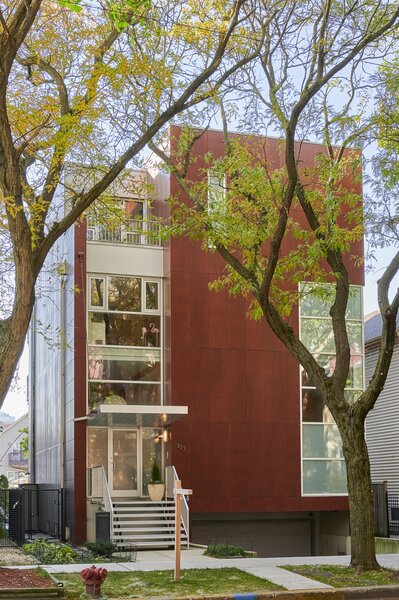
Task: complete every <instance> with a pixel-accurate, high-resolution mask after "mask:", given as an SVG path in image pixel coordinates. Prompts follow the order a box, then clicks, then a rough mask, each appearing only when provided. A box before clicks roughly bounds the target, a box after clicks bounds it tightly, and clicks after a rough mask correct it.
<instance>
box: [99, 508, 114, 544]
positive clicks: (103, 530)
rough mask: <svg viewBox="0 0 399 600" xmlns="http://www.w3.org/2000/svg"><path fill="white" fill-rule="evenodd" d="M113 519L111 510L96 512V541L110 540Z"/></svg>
mask: <svg viewBox="0 0 399 600" xmlns="http://www.w3.org/2000/svg"><path fill="white" fill-rule="evenodd" d="M110 529H111V520H110V514H109V512H106V511H102V510H98V511H97V512H96V542H109V541H110V539H111V538H110Z"/></svg>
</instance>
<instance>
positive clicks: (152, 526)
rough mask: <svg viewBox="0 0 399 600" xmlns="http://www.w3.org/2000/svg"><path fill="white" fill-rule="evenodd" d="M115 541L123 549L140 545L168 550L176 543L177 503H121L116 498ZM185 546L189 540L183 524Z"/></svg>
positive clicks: (182, 532)
mask: <svg viewBox="0 0 399 600" xmlns="http://www.w3.org/2000/svg"><path fill="white" fill-rule="evenodd" d="M112 503H113V506H114V514H113V537H112V541H113V542H114V543H115V544H116V545H117V546H118V547H120V548H123V547H128V546H129V545H131V544H133V543H136V544H137V547H138V548H148V547H154V548H155V547H156V548H160V547H163V548H167V547H170V546H173V545H174V541H175V501H174V500H161V501H160V502H152V501H151V500H147V499H145V500H141V499H137V500H118V499H115V498H113V501H112ZM181 544H182V547H184V546H188V539H187V535H186V532H185V530H184V527H183V524H182V525H181Z"/></svg>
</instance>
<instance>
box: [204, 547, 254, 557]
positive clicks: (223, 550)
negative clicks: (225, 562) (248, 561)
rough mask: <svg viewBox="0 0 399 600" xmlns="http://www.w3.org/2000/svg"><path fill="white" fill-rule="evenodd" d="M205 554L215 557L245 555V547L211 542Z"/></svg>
mask: <svg viewBox="0 0 399 600" xmlns="http://www.w3.org/2000/svg"><path fill="white" fill-rule="evenodd" d="M204 554H206V555H207V556H213V557H214V558H226V557H228V556H245V549H244V548H241V546H234V545H233V544H209V546H208V547H207V549H206V550H205V552H204Z"/></svg>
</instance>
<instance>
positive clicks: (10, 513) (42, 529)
mask: <svg viewBox="0 0 399 600" xmlns="http://www.w3.org/2000/svg"><path fill="white" fill-rule="evenodd" d="M38 536H40V537H46V538H53V539H61V540H63V539H64V495H63V490H61V489H41V487H40V486H39V485H35V486H29V488H23V487H20V488H17V489H8V490H4V489H0V546H15V545H19V546H21V545H22V544H24V543H25V541H27V540H31V539H33V538H35V537H38Z"/></svg>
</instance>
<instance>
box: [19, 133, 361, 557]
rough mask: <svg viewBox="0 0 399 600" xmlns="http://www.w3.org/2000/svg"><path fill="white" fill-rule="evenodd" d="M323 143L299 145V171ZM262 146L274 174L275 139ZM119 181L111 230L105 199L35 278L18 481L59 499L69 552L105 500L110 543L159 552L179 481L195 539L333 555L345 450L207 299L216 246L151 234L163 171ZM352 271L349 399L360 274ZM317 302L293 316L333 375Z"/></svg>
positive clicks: (226, 307)
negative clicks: (25, 442)
mask: <svg viewBox="0 0 399 600" xmlns="http://www.w3.org/2000/svg"><path fill="white" fill-rule="evenodd" d="M171 132H172V135H178V133H179V130H178V128H177V127H172V128H171ZM265 143H266V142H265ZM321 150H322V147H321V146H319V145H317V144H311V143H304V144H302V146H301V152H302V161H303V162H304V164H309V165H313V164H314V160H315V157H316V155H317V153H319V152H320V151H321ZM172 151H173V150H172ZM209 152H213V153H214V154H215V155H220V153H222V152H223V134H222V133H221V132H219V131H208V132H207V133H206V134H204V135H203V136H202V137H201V139H200V140H199V141H198V142H197V144H196V145H195V146H194V154H195V157H196V160H195V161H194V162H193V167H192V169H193V175H192V176H193V177H194V178H195V177H198V178H200V177H204V172H205V169H206V163H205V162H204V160H203V158H204V157H205V156H206V155H207V154H208V153H209ZM267 152H269V153H270V155H271V156H272V157H274V158H273V161H274V164H275V165H276V167H278V166H279V160H280V158H279V157H280V156H281V148H280V145H279V141H278V140H273V139H270V140H267ZM129 177H131V179H132V180H134V181H135V182H136V184H139V183H140V182H141V183H142V184H143V185H142V186H140V185H135V186H132V189H131V190H130V191H129V190H128V189H126V188H122V187H118V185H115V186H114V187H113V189H112V190H109V197H110V198H111V199H114V201H115V203H116V205H117V206H118V207H119V217H118V219H116V220H115V219H114V220H113V221H112V223H111V222H110V220H109V219H108V216H107V210H108V208H109V199H108V200H107V202H108V205H107V206H108V208H106V209H105V210H104V211H103V212H102V214H100V213H97V215H96V216H93V215H92V216H90V217H88V218H87V220H86V222H83V223H79V224H76V225H75V226H74V227H72V228H71V229H70V230H69V231H68V233H67V234H66V235H65V236H64V238H63V239H62V240H60V242H59V243H58V245H57V247H55V248H54V249H53V252H52V256H51V257H50V259H49V261H48V265H47V267H46V269H44V271H43V274H42V278H41V282H40V285H39V293H38V300H37V303H36V307H35V315H34V320H33V324H32V328H31V336H30V352H31V371H30V373H31V374H30V409H31V432H32V434H31V444H32V448H31V456H32V465H31V468H30V471H31V477H32V481H33V480H34V481H35V482H36V483H46V484H50V483H51V484H54V485H57V486H59V487H62V488H63V489H65V494H66V527H67V536H68V537H70V538H71V539H72V540H73V541H75V542H81V541H84V540H87V539H93V538H94V537H95V520H96V512H97V510H98V507H99V504H102V506H103V507H105V508H106V509H107V512H110V513H111V522H110V528H111V536H112V537H113V538H114V539H116V540H117V541H119V542H120V543H123V542H125V543H127V542H128V541H136V542H137V543H138V544H139V545H141V546H143V547H145V546H154V545H165V546H168V545H170V544H171V543H172V541H173V531H172V527H171V518H170V517H171V515H173V510H174V504H173V497H172V492H171V490H172V489H173V482H174V480H175V479H176V478H179V479H181V480H182V482H183V487H189V488H192V489H193V492H194V493H193V496H192V499H191V500H190V503H189V505H190V517H188V512H187V510H186V509H187V505H186V504H185V510H184V533H185V535H188V534H190V538H191V540H192V541H193V542H198V543H203V544H206V543H209V542H215V541H226V542H234V543H239V544H241V545H244V546H246V547H247V548H249V549H254V550H257V551H258V552H259V554H260V555H263V556H267V555H269V556H270V555H289V554H302V555H306V554H311V553H315V552H322V551H323V550H325V551H326V552H334V551H336V552H338V551H345V540H346V536H347V535H348V534H349V532H348V512H347V511H348V504H347V496H346V478H345V465H344V461H343V457H342V447H341V444H340V439H339V435H338V433H337V429H336V426H335V424H334V423H333V421H332V419H331V417H330V418H328V416H329V415H328V414H327V412H326V410H325V409H324V407H323V406H317V404H318V399H317V392H316V390H315V389H314V388H313V386H312V383H311V382H310V381H309V380H307V378H306V374H305V373H302V372H301V370H300V368H299V366H298V364H297V363H296V362H295V360H294V359H293V358H292V357H291V356H290V354H289V352H288V351H287V350H286V348H285V347H284V346H283V344H282V343H281V342H279V340H278V339H277V338H276V337H275V336H274V334H273V333H272V332H271V330H269V328H268V327H267V325H266V324H265V323H264V322H262V321H261V322H255V321H252V320H250V319H248V318H247V316H246V312H247V308H248V307H247V301H246V300H245V299H243V298H237V297H236V298H233V297H231V296H229V294H228V293H227V292H218V293H216V292H212V291H210V290H209V283H210V282H211V281H213V280H214V279H215V278H216V277H218V276H219V275H220V274H221V273H222V272H223V268H224V264H223V261H222V260H221V258H220V257H219V256H218V255H217V254H216V253H215V252H207V251H204V250H203V249H202V248H201V244H200V243H199V242H197V241H193V240H189V239H187V238H172V239H169V240H167V241H162V240H161V238H160V237H159V236H158V235H157V231H158V228H159V218H160V217H163V216H165V215H167V212H168V204H167V202H166V200H167V198H168V197H169V196H170V195H176V194H178V193H180V192H179V189H178V185H177V182H176V181H175V180H174V178H173V177H171V176H170V175H169V174H167V173H165V172H163V171H162V170H159V169H156V168H155V167H151V168H149V169H148V170H147V171H140V172H135V173H134V174H131V175H130V176H129ZM356 185H357V184H356ZM149 190H151V191H149ZM149 195H151V202H149V201H148V198H149ZM100 212H101V211H100ZM121 215H122V216H121ZM358 251H360V252H361V249H360V250H359V249H358ZM54 265H56V266H54ZM349 269H350V276H351V281H352V283H353V285H354V288H353V293H352V304H353V310H352V312H351V314H350V315H349V318H350V319H351V320H352V325H351V327H352V330H353V332H354V333H353V336H354V338H356V343H355V344H354V348H355V350H354V354H356V357H355V358H354V360H353V374H352V375H353V377H352V379H351V381H350V382H349V383H348V385H349V388H348V393H352V394H353V395H356V393H357V392H358V391H359V390H361V389H362V386H363V380H362V373H363V366H362V365H363V362H362V346H363V342H362V316H361V314H362V312H361V286H362V285H363V271H362V270H361V269H360V268H358V267H354V266H353V265H349ZM328 309H329V307H328V306H318V307H317V310H316V311H315V308H314V305H312V304H311V303H307V304H306V303H305V304H303V305H302V306H301V307H300V311H299V310H298V309H295V310H294V313H293V319H294V327H295V328H296V329H297V330H300V331H301V332H302V336H303V339H304V341H305V343H307V344H308V345H309V347H310V348H311V349H312V351H313V352H314V353H315V354H317V355H318V356H319V357H320V360H321V361H322V360H323V358H324V359H325V363H326V365H328V366H329V367H331V365H332V364H333V361H334V348H333V346H332V345H331V335H330V331H331V323H330V320H329V312H328ZM299 328H300V329H299ZM305 338H306V339H305ZM326 340H327V342H328V343H326ZM323 364H324V363H323ZM326 368H327V367H326ZM154 459H156V461H157V462H158V464H159V465H160V466H161V470H162V472H163V477H164V479H165V480H166V483H167V490H166V496H165V498H164V500H162V501H161V502H159V503H152V502H151V501H150V500H149V498H148V488H147V484H148V482H149V479H150V471H151V464H152V462H153V461H154ZM168 515H169V516H168Z"/></svg>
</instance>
